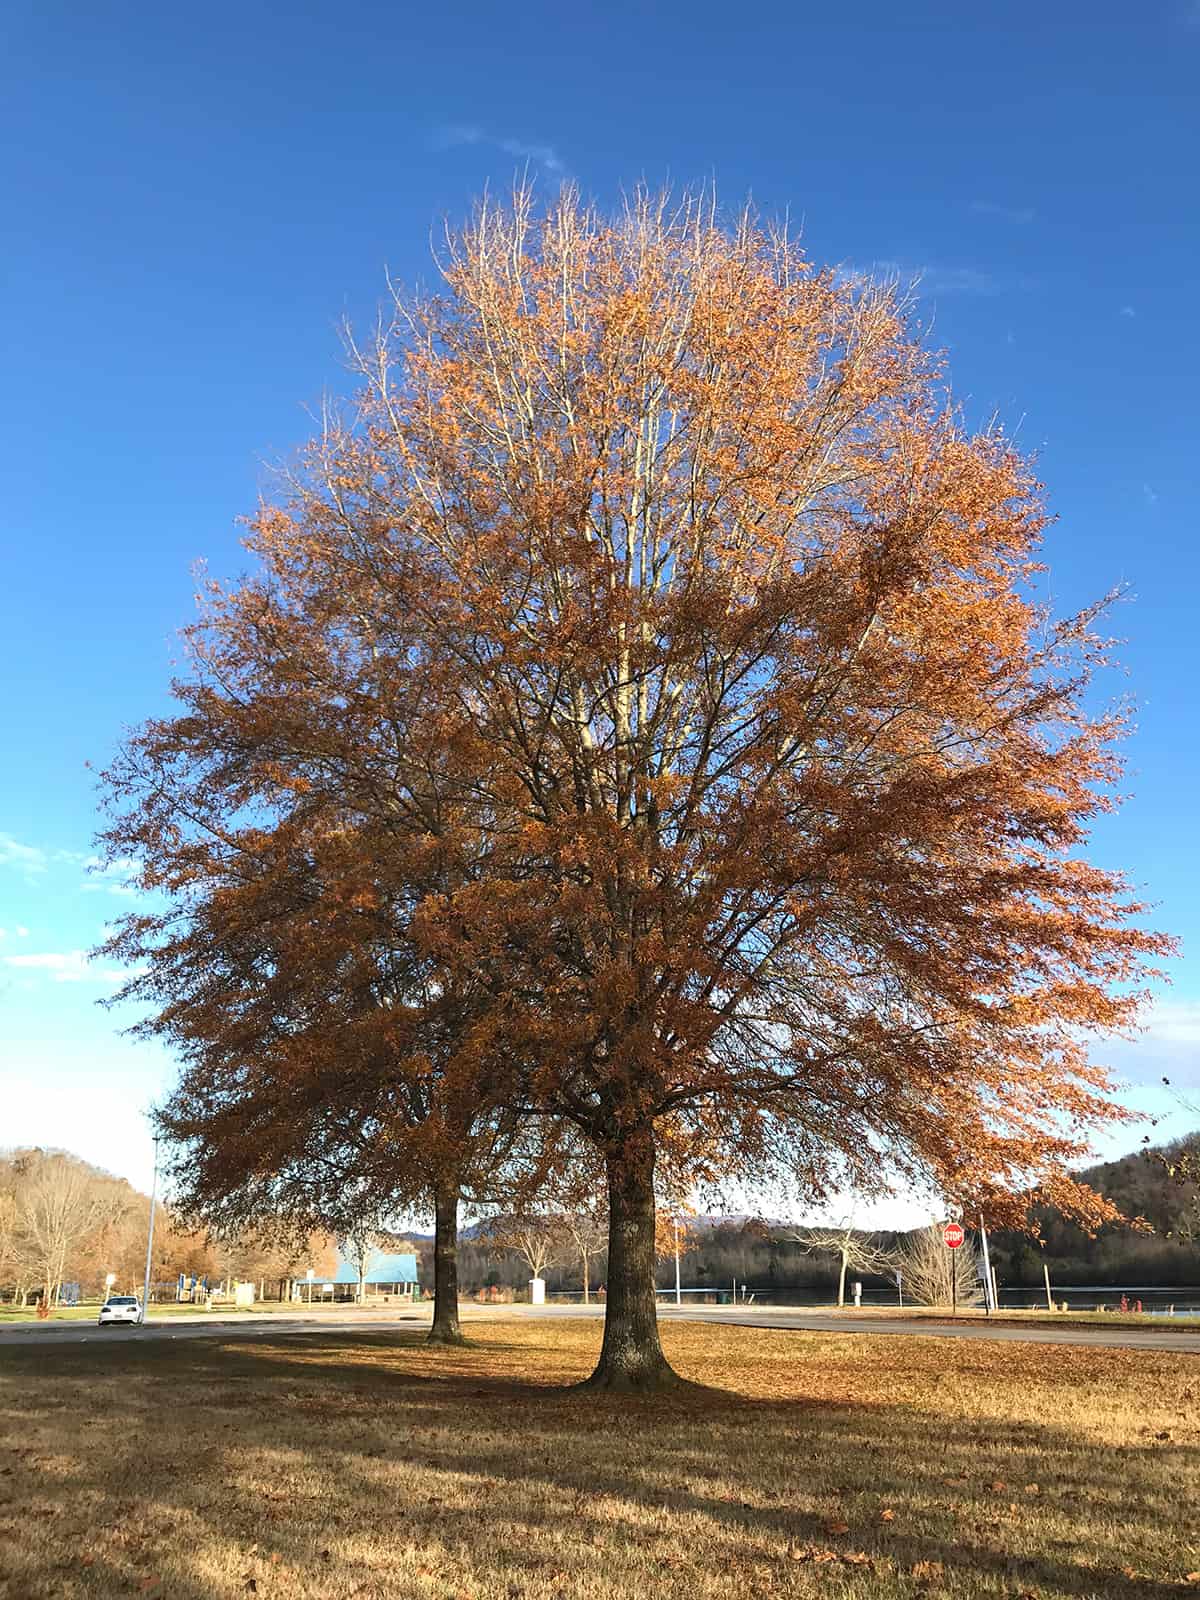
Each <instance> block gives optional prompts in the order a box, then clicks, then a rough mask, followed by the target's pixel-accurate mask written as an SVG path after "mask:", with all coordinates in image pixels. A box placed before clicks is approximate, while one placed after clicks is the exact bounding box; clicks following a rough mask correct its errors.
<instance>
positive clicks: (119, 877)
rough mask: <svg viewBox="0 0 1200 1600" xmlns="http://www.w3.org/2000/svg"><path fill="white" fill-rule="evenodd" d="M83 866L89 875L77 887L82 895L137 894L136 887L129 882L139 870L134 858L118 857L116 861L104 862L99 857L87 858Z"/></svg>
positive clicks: (139, 864)
mask: <svg viewBox="0 0 1200 1600" xmlns="http://www.w3.org/2000/svg"><path fill="white" fill-rule="evenodd" d="M84 866H85V867H86V868H87V870H88V872H89V873H90V874H91V876H90V877H88V878H85V879H84V881H83V882H82V883H81V884H80V885H79V887H80V889H82V891H83V892H84V894H116V895H123V896H130V895H135V894H136V893H137V886H136V885H135V884H134V883H132V882H131V881H130V880H131V879H132V878H135V877H136V876H137V874H138V872H139V871H140V868H141V863H140V862H139V861H138V860H137V858H136V857H134V856H120V857H118V859H117V860H116V861H109V862H104V861H101V859H100V857H99V856H88V858H87V860H86V861H85V862H84Z"/></svg>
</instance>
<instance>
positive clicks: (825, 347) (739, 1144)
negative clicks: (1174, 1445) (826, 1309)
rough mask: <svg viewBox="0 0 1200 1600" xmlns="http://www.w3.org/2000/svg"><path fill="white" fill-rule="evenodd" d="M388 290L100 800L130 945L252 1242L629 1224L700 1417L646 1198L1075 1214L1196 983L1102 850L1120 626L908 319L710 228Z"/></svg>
mask: <svg viewBox="0 0 1200 1600" xmlns="http://www.w3.org/2000/svg"><path fill="white" fill-rule="evenodd" d="M438 269H439V272H440V284H439V287H438V291H437V292H436V293H434V294H430V295H427V296H424V297H418V296H414V295H407V294H405V293H403V292H402V291H401V290H400V289H399V288H397V289H395V290H394V291H393V292H392V295H391V299H390V301H389V302H388V304H387V305H386V307H385V310H384V313H383V314H382V315H381V317H380V320H379V323H378V326H377V329H376V331H375V333H374V335H373V336H372V338H371V339H370V340H369V342H366V343H361V342H358V341H357V340H356V339H355V337H354V336H353V334H352V333H348V334H347V356H348V360H349V363H350V366H351V368H352V371H353V373H354V375H355V378H356V380H357V382H358V384H359V390H358V393H357V395H356V396H355V398H354V399H353V401H351V402H349V403H347V405H345V406H344V407H342V408H339V407H336V406H333V405H331V406H329V407H328V408H327V409H326V411H325V413H324V415H323V417H322V420H321V427H320V430H319V433H318V435H317V436H316V437H315V438H314V439H313V440H312V441H311V443H310V444H309V445H308V446H306V447H305V448H304V450H303V451H302V452H301V454H300V455H299V457H298V458H297V460H296V461H295V462H293V463H292V464H290V465H288V466H286V467H285V468H284V469H282V470H281V473H280V476H279V479H278V481H277V485H276V490H275V492H273V493H272V494H270V495H269V496H268V497H267V498H265V499H264V501H263V502H262V504H261V505H260V506H259V508H258V510H257V511H256V513H255V514H254V516H253V517H252V518H251V519H250V522H249V528H248V536H247V540H246V544H247V550H248V553H249V557H250V560H251V563H252V565H251V570H250V571H249V573H248V575H247V576H246V577H245V578H243V579H242V580H240V581H238V582H236V583H233V584H230V585H223V584H220V583H218V582H215V581H206V582H205V583H204V585H203V588H202V595H201V603H202V605H201V615H200V617H199V619H198V620H197V621H196V622H195V623H194V624H193V625H192V626H191V627H189V628H188V629H187V630H186V631H185V636H184V650H185V659H186V665H185V668H184V670H183V672H182V674H181V676H180V677H179V678H178V680H177V681H176V683H175V684H174V693H175V705H174V707H173V709H172V710H171V711H170V713H169V714H167V715H165V716H162V717H158V718H155V719H153V720H151V721H149V722H147V723H146V724H144V725H143V726H142V727H141V728H140V729H139V730H137V731H136V732H135V733H134V734H133V735H132V736H131V737H130V738H129V739H128V740H127V742H126V744H125V745H124V747H123V749H122V751H121V753H120V755H119V756H118V758H117V759H116V760H115V762H114V763H113V764H112V766H111V767H110V769H109V771H108V772H107V774H106V775H105V796H106V805H107V807H108V814H109V823H108V827H107V829H106V832H105V835H104V840H103V844H104V848H105V850H106V851H107V852H108V853H109V855H110V856H112V857H114V858H115V857H118V856H119V857H122V858H133V859H136V860H137V861H138V862H139V863H140V880H139V882H140V887H141V889H142V890H143V891H144V892H145V899H144V900H143V902H142V904H141V905H140V906H139V907H138V908H137V909H136V910H134V911H133V912H132V913H131V914H130V915H129V916H127V917H126V918H125V919H124V920H123V922H122V923H120V924H119V925H118V927H117V929H116V931H115V932H114V933H113V935H112V937H111V938H110V939H109V941H108V943H107V944H106V946H105V953H106V956H107V958H108V959H110V960H116V961H118V962H120V963H122V964H123V965H124V966H125V967H126V968H127V970H128V971H129V972H130V973H131V974H132V975H131V977H130V979H129V981H128V983H127V984H126V985H125V988H124V990H123V991H122V994H121V998H122V999H124V1000H126V1001H134V1002H137V1003H138V1004H139V1006H140V1007H141V1012H142V1015H143V1019H144V1020H143V1021H142V1022H141V1023H140V1024H139V1025H138V1028H137V1029H136V1030H135V1031H137V1032H139V1033H141V1034H142V1035H144V1036H148V1037H154V1038H157V1039H159V1040H162V1041H164V1042H165V1043H166V1044H167V1045H168V1046H169V1047H170V1048H171V1049H172V1050H173V1051H174V1052H175V1054H176V1056H177V1057H178V1059H179V1060H180V1062H181V1073H180V1078H179V1082H178V1085H177V1087H176V1089H175V1090H174V1092H173V1093H172V1094H171V1095H170V1096H169V1097H168V1099H167V1100H166V1102H165V1103H164V1104H163V1106H162V1107H161V1108H160V1109H159V1113H158V1126H159V1131H160V1132H161V1134H162V1135H164V1136H165V1138H166V1139H167V1140H168V1142H169V1144H170V1147H171V1149H172V1151H173V1157H172V1161H173V1167H172V1174H171V1175H172V1182H173V1193H174V1194H175V1196H176V1199H177V1203H178V1204H179V1205H180V1206H181V1208H182V1210H183V1211H184V1213H185V1214H186V1215H187V1216H188V1217H189V1218H195V1219H200V1220H205V1221H207V1222H208V1223H210V1224H212V1225H214V1226H215V1227H217V1228H218V1230H219V1231H224V1232H232V1231H236V1230H238V1229H245V1228H247V1227H250V1226H253V1225H254V1224H256V1223H258V1222H260V1221H262V1220H263V1219H264V1218H268V1217H271V1218H281V1217H282V1218H287V1219H289V1221H290V1223H291V1225H292V1226H294V1227H295V1228H296V1229H298V1230H312V1229H314V1228H318V1227H319V1228H324V1229H326V1230H329V1231H333V1232H335V1233H337V1234H338V1235H339V1236H342V1235H345V1234H348V1233H350V1232H351V1231H352V1230H353V1229H354V1228H356V1227H370V1226H377V1225H381V1224H383V1223H386V1221H387V1219H388V1218H389V1217H392V1216H394V1215H395V1214H397V1213H398V1212H399V1211H401V1210H403V1209H405V1208H416V1209H419V1210H421V1211H423V1212H424V1213H425V1214H427V1215H429V1216H431V1217H432V1219H433V1222H434V1234H435V1248H434V1262H433V1275H434V1288H435V1308H434V1323H433V1331H432V1335H431V1337H432V1338H433V1339H434V1340H435V1341H441V1342H446V1343H453V1342H456V1341H458V1340H459V1339H460V1338H461V1332H460V1329H459V1326H458V1320H457V1303H458V1277H457V1273H458V1238H457V1230H458V1221H459V1214H460V1208H461V1207H462V1206H463V1205H464V1203H466V1204H469V1205H470V1206H471V1207H472V1208H474V1209H476V1210H489V1209H490V1210H493V1211H495V1212H497V1213H504V1214H520V1213H522V1212H523V1211H525V1210H528V1209H530V1208H531V1207H532V1208H534V1209H536V1208H537V1207H538V1206H539V1205H540V1206H541V1207H542V1208H543V1209H545V1208H549V1209H554V1210H557V1209H564V1210H573V1209H577V1208H579V1207H583V1208H584V1209H588V1208H591V1207H599V1208H600V1209H601V1210H602V1211H603V1214H604V1217H605V1219H606V1228H607V1239H606V1251H607V1259H606V1267H605V1271H606V1290H607V1298H606V1311H605V1331H604V1342H603V1347H602V1351H601V1356H600V1360H599V1363H598V1366H597V1369H596V1372H595V1374H594V1375H593V1380H592V1381H593V1382H594V1384H595V1385H597V1386H602V1387H607V1388H628V1387H637V1388H653V1387H657V1386H662V1385H667V1384H670V1383H672V1382H673V1381H674V1375H673V1374H672V1372H671V1370H670V1368H669V1366H668V1364H667V1362H666V1360H665V1357H664V1356H663V1353H662V1349H661V1346H660V1344H659V1339H658V1331H657V1324H656V1321H655V1314H654V1272H655V1260H656V1237H657V1227H658V1223H657V1211H658V1209H659V1207H660V1206H665V1207H666V1208H667V1209H671V1208H674V1207H675V1206H676V1205H677V1202H678V1199H679V1197H681V1196H684V1197H686V1196H687V1195H689V1194H692V1193H698V1194H703V1193H705V1192H718V1191H719V1190H720V1187H721V1185H722V1184H723V1183H725V1182H727V1181H730V1180H736V1181H737V1182H738V1183H739V1184H741V1185H750V1186H755V1187H759V1188H762V1189H765V1188H766V1186H767V1185H768V1184H773V1185H775V1186H777V1187H781V1188H783V1189H785V1190H786V1192H787V1193H788V1194H789V1195H790V1196H792V1197H795V1198H796V1199H797V1200H800V1199H802V1200H804V1201H805V1202H813V1201H819V1200H820V1199H821V1198H822V1197H823V1196H826V1195H828V1194H829V1193H831V1192H833V1191H834V1190H837V1189H844V1188H852V1189H855V1190H859V1191H862V1192H864V1193H880V1192H885V1191H886V1190H887V1188H888V1186H889V1185H892V1184H895V1183H898V1182H899V1183H904V1182H909V1181H917V1182H920V1183H922V1184H925V1185H929V1186H931V1187H933V1188H934V1189H935V1190H936V1191H937V1192H940V1193H941V1194H943V1195H945V1196H946V1197H947V1199H948V1200H952V1201H954V1202H955V1203H958V1204H962V1205H964V1206H965V1207H966V1208H967V1209H968V1210H973V1209H977V1208H979V1207H983V1208H984V1209H986V1210H987V1211H988V1213H989V1214H990V1215H993V1216H994V1217H995V1218H996V1220H997V1221H998V1222H1000V1221H1006V1222H1009V1223H1012V1224H1013V1225H1018V1226H1019V1225H1022V1224H1023V1222H1024V1220H1025V1217H1026V1213H1027V1210H1028V1202H1029V1197H1030V1196H1031V1195H1036V1197H1037V1198H1038V1199H1040V1200H1041V1201H1042V1202H1043V1203H1045V1204H1052V1205H1054V1206H1056V1207H1057V1208H1059V1209H1060V1210H1061V1211H1062V1212H1063V1214H1064V1215H1069V1216H1073V1217H1075V1218H1076V1219H1078V1220H1079V1221H1080V1222H1081V1223H1082V1224H1083V1225H1084V1226H1089V1227H1090V1226H1095V1225H1097V1224H1100V1223H1103V1222H1104V1221H1106V1220H1109V1219H1111V1217H1112V1215H1113V1211H1112V1208H1111V1206H1110V1205H1109V1204H1108V1203H1107V1202H1106V1201H1104V1200H1103V1199H1102V1198H1101V1197H1099V1196H1097V1195H1096V1193H1095V1192H1094V1191H1093V1190H1091V1189H1089V1188H1088V1187H1087V1186H1086V1185H1085V1184H1081V1183H1080V1182H1079V1181H1078V1179H1077V1178H1076V1177H1075V1176H1074V1175H1073V1173H1072V1169H1071V1163H1072V1162H1073V1161H1074V1160H1076V1159H1077V1158H1078V1157H1079V1156H1080V1155H1081V1154H1082V1153H1084V1151H1085V1150H1086V1130H1087V1129H1088V1128H1089V1127H1095V1126H1098V1125H1103V1124H1104V1123H1106V1122H1109V1121H1111V1120H1113V1119H1114V1118H1116V1117H1119V1116H1120V1112H1119V1109H1118V1108H1117V1107H1116V1106H1115V1105H1114V1103H1113V1100H1112V1095H1111V1084H1110V1081H1109V1078H1108V1076H1107V1074H1106V1072H1105V1070H1104V1069H1103V1067H1102V1066H1099V1065H1097V1064H1095V1063H1094V1062H1093V1061H1092V1059H1091V1058H1090V1056H1089V1035H1094V1034H1104V1033H1111V1032H1113V1031H1116V1030H1119V1029H1121V1028H1122V1027H1124V1026H1125V1025H1127V1024H1128V1023H1130V1022H1131V1021H1132V1020H1133V1018H1134V1017H1135V1016H1136V1013H1137V1010H1138V1007H1139V1005H1140V1003H1141V1001H1142V999H1143V997H1144V993H1145V986H1146V984H1147V982H1148V981H1149V979H1150V978H1151V976H1152V975H1153V973H1154V971H1155V970H1156V968H1155V964H1156V963H1157V962H1158V960H1159V958H1160V957H1162V956H1163V955H1165V954H1167V953H1169V951H1170V949H1171V945H1170V941H1168V940H1167V939H1165V938H1163V937H1161V936H1159V935H1157V934H1155V933H1153V932H1150V931H1148V930H1147V929H1146V927H1145V924H1144V917H1143V909H1144V908H1143V907H1142V906H1141V905H1140V904H1138V903H1137V902H1136V901H1135V900H1134V898H1133V897H1132V895H1131V894H1130V892H1129V889H1128V886H1127V884H1126V882H1125V880H1124V879H1123V878H1122V877H1121V875H1120V874H1119V873H1116V872H1112V871H1109V870H1106V869H1103V868H1099V867H1097V866H1095V865H1093V864H1091V863H1090V862H1089V861H1088V860H1087V858H1086V844H1087V839H1088V833H1089V829H1090V826H1091V823H1092V821H1093V819H1094V818H1095V817H1096V816H1097V815H1098V814H1100V813H1102V812H1104V811H1106V810H1109V809H1111V807H1112V806H1113V805H1114V804H1115V803H1116V795H1117V793H1118V786H1119V778H1120V769H1121V763H1120V758H1119V753H1118V742H1119V739H1120V737H1121V734H1122V732H1123V729H1124V725H1125V718H1124V714H1123V712H1122V711H1120V710H1119V709H1117V710H1112V711H1095V710H1093V709H1092V707H1093V704H1094V700H1093V698H1092V697H1091V694H1090V689H1089V685H1090V682H1091V679H1092V677H1093V675H1094V673H1095V671H1096V670H1097V669H1098V668H1099V667H1101V666H1103V665H1104V664H1105V663H1106V661H1107V660H1108V655H1109V647H1108V644H1107V642H1106V640H1105V639H1104V637H1103V634H1102V632H1101V631H1100V628H1099V625H1098V618H1099V617H1100V615H1101V613H1102V611H1103V605H1102V604H1101V605H1097V606H1094V607H1092V608H1090V609H1088V610H1086V611H1085V612H1083V613H1081V614H1080V615H1077V616H1074V617H1071V618H1067V619H1055V618H1052V617H1051V616H1049V615H1048V614H1047V612H1046V611H1045V609H1044V608H1043V607H1041V606H1040V605H1039V604H1037V603H1036V601H1035V599H1034V598H1033V597H1032V590H1033V586H1034V585H1035V584H1036V578H1037V573H1038V570H1039V569H1038V561H1039V546H1040V542H1041V537H1042V532H1043V529H1044V526H1045V523H1046V512H1045V508H1044V505H1043V501H1042V494H1041V489H1040V486H1039V485H1038V483H1037V481H1036V478H1035V476H1034V473H1033V470H1032V468H1031V466H1030V464H1029V463H1028V462H1026V461H1025V460H1024V459H1023V458H1022V457H1021V455H1020V454H1019V452H1018V451H1017V450H1016V449H1015V448H1014V447H1013V445H1012V443H1011V442H1010V441H1009V440H1008V439H1006V438H1005V437H1004V436H1003V434H1002V433H1000V432H999V431H998V430H992V431H987V432H984V433H972V432H970V431H969V430H968V429H967V428H965V427H964V425H963V423H962V421H961V419H960V417H959V416H958V414H957V413H956V411H955V409H954V407H953V405H952V403H951V401H950V398H949V395H948V393H947V390H946V385H945V379H944V374H943V371H942V366H941V362H940V358H939V356H938V355H937V353H936V352H935V351H931V350H929V349H927V348H926V347H925V345H924V344H923V335H922V331H921V329H920V328H919V327H918V326H917V325H916V324H915V322H914V319H913V316H912V308H911V306H910V305H909V304H908V302H907V301H906V299H905V296H904V293H903V292H902V291H901V290H900V289H899V288H898V287H897V286H896V285H894V284H879V283H875V282H872V281H870V280H867V279H862V278H855V277H854V276H852V275H850V276H848V275H846V274H844V273H840V272H836V271H833V270H829V269H820V268H817V267H816V266H814V264H813V263H812V262H810V261H809V260H808V259H806V257H805V256H804V254H803V252H802V251H801V250H800V248H799V247H798V245H797V243H796V242H795V240H793V239H792V238H790V237H789V236H788V234H787V232H786V230H783V229H778V228H773V227H771V226H768V225H765V224H763V223H761V222H760V221H758V220H757V219H756V218H755V217H753V216H751V215H745V216H742V217H741V218H736V219H733V221H732V222H730V223H725V222H723V221H722V219H721V218H720V216H719V215H718V213H717V211H716V209H715V206H714V204H713V203H712V202H711V199H710V197H708V196H703V195H699V196H686V195H685V196H683V197H681V198H679V199H676V200H672V199H670V198H669V197H667V196H654V195H650V194H646V193H639V194H637V195H635V196H633V197H631V199H630V200H629V201H628V203H627V204H626V206H625V207H624V209H623V210H621V211H620V212H618V213H617V214H616V215H615V216H612V217H608V216H604V215H601V214H599V213H598V212H597V211H596V210H595V209H593V208H591V207H588V206H586V205H584V204H583V203H582V202H581V201H580V200H579V198H578V196H576V195H575V194H574V193H573V192H572V191H570V190H567V191H564V193H563V194H562V195H561V196H560V197H559V198H558V199H557V200H556V201H554V202H552V203H551V204H549V205H548V206H546V207H544V208H542V209H539V208H538V207H537V206H536V205H535V203H534V198H533V196H532V194H531V193H530V192H529V191H527V190H524V189H519V190H518V191H517V192H516V193H515V195H514V196H513V199H512V202H511V203H510V204H508V205H507V206H497V205H495V204H493V203H492V202H490V201H488V202H486V203H484V204H482V205H481V206H480V207H479V208H478V210H477V212H476V214H475V215H474V217H473V218H472V220H471V221H470V222H469V223H468V224H467V225H466V226H465V227H463V228H461V229H458V230H454V231H450V232H449V233H448V235H447V238H446V241H445V245H444V248H443V250H442V253H441V255H440V258H439V262H438Z"/></svg>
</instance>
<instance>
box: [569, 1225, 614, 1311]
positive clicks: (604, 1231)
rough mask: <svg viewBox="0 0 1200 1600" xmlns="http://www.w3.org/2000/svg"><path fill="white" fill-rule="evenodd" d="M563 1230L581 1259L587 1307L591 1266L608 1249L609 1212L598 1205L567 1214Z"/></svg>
mask: <svg viewBox="0 0 1200 1600" xmlns="http://www.w3.org/2000/svg"><path fill="white" fill-rule="evenodd" d="M562 1229H563V1232H564V1233H565V1234H566V1235H567V1237H568V1238H569V1239H570V1241H571V1243H572V1244H573V1245H574V1247H575V1253H576V1255H577V1256H578V1257H579V1264H580V1267H581V1268H582V1270H583V1303H584V1305H585V1306H586V1305H588V1304H589V1303H590V1300H591V1278H590V1273H589V1270H588V1268H589V1264H590V1262H591V1260H592V1258H593V1257H594V1256H598V1255H603V1253H604V1251H605V1250H606V1249H607V1248H608V1212H607V1210H606V1209H605V1208H604V1206H603V1205H600V1204H598V1203H596V1204H593V1205H591V1206H583V1207H580V1209H579V1210H577V1211H568V1212H565V1213H564V1214H563V1217H562Z"/></svg>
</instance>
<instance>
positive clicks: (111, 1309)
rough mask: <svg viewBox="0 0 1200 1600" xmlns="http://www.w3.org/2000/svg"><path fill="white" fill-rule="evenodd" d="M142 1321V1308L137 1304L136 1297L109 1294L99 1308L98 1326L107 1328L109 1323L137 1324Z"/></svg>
mask: <svg viewBox="0 0 1200 1600" xmlns="http://www.w3.org/2000/svg"><path fill="white" fill-rule="evenodd" d="M142 1320H143V1317H142V1308H141V1306H140V1305H139V1304H138V1300H137V1296H136V1295H132V1294H110V1295H109V1297H108V1299H107V1300H106V1301H105V1302H104V1304H103V1305H102V1306H101V1307H100V1321H99V1323H98V1326H99V1327H101V1328H106V1327H108V1326H109V1325H110V1324H111V1323H116V1322H132V1323H134V1324H137V1323H139V1322H141V1321H142Z"/></svg>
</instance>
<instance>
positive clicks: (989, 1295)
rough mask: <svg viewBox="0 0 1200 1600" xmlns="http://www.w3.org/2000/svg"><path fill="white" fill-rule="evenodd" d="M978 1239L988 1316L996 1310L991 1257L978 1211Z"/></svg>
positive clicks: (980, 1214)
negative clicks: (981, 1255) (981, 1252)
mask: <svg viewBox="0 0 1200 1600" xmlns="http://www.w3.org/2000/svg"><path fill="white" fill-rule="evenodd" d="M979 1239H980V1242H981V1244H982V1245H983V1303H984V1306H985V1307H986V1308H987V1314H988V1316H989V1317H990V1316H991V1314H992V1312H993V1311H995V1310H996V1303H995V1290H994V1289H993V1287H992V1258H991V1256H990V1255H989V1254H988V1242H987V1229H986V1228H985V1227H984V1225H983V1213H982V1211H981V1212H980V1213H979Z"/></svg>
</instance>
